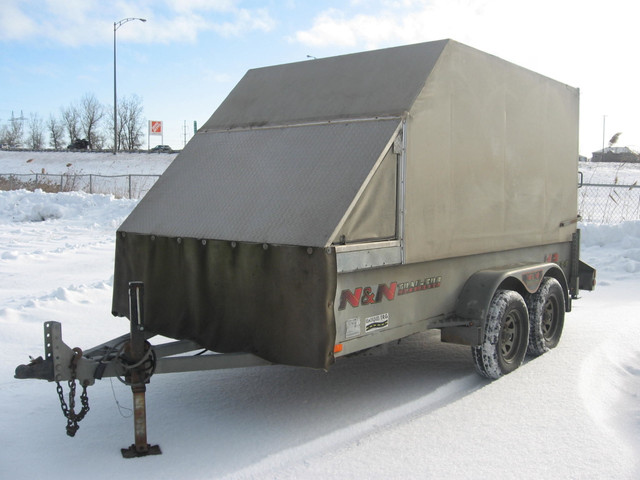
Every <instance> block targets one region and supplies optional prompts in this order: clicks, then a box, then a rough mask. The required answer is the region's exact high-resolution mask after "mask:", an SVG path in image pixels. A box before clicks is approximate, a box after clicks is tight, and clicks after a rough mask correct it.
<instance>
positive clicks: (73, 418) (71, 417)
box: [56, 347, 89, 437]
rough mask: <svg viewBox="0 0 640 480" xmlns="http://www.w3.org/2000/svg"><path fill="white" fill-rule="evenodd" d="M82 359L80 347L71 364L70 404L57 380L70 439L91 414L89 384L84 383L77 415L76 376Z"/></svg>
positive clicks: (74, 350) (75, 349) (74, 353)
mask: <svg viewBox="0 0 640 480" xmlns="http://www.w3.org/2000/svg"><path fill="white" fill-rule="evenodd" d="M80 358H82V350H81V349H80V348H78V347H76V348H74V349H73V356H72V357H71V362H70V364H69V368H70V369H71V378H70V379H69V382H68V385H69V404H68V405H67V402H66V401H65V399H64V392H63V390H62V385H60V382H59V381H57V380H56V391H57V392H58V398H59V399H60V408H61V409H62V413H63V415H64V416H65V418H66V419H67V435H69V436H70V437H73V436H75V434H76V432H77V431H78V428H80V426H79V425H78V422H80V421H81V420H82V419H83V418H84V417H85V415H86V414H87V413H88V412H89V396H88V395H87V385H88V382H86V381H85V382H83V383H82V393H81V394H80V403H81V405H82V408H81V409H80V411H79V412H78V413H75V405H76V400H75V397H76V375H77V369H78V362H79V361H80Z"/></svg>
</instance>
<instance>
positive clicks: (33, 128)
mask: <svg viewBox="0 0 640 480" xmlns="http://www.w3.org/2000/svg"><path fill="white" fill-rule="evenodd" d="M43 145H44V124H43V122H42V119H41V118H40V117H39V116H38V114H37V113H32V114H31V115H30V116H29V133H28V135H27V147H28V148H30V149H32V150H40V149H41V148H42V147H43Z"/></svg>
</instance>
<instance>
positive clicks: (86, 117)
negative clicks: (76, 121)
mask: <svg viewBox="0 0 640 480" xmlns="http://www.w3.org/2000/svg"><path fill="white" fill-rule="evenodd" d="M104 112H105V109H104V106H103V105H102V104H101V103H100V102H99V101H98V100H97V99H96V97H95V95H93V94H89V93H86V94H85V95H84V96H83V97H82V99H81V100H80V125H81V128H82V132H83V133H84V138H86V139H87V141H88V142H89V148H90V149H93V148H97V147H98V146H101V145H102V143H104V140H103V138H101V137H100V135H99V128H100V121H101V120H102V118H103V117H104V115H105V113H104Z"/></svg>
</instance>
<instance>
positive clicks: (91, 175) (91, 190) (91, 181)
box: [89, 173, 93, 195]
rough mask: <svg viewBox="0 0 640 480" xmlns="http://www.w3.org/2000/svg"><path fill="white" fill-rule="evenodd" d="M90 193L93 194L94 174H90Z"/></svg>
mask: <svg viewBox="0 0 640 480" xmlns="http://www.w3.org/2000/svg"><path fill="white" fill-rule="evenodd" d="M89 193H90V194H92V195H93V174H91V173H90V174H89Z"/></svg>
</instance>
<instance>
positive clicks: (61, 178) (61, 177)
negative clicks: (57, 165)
mask: <svg viewBox="0 0 640 480" xmlns="http://www.w3.org/2000/svg"><path fill="white" fill-rule="evenodd" d="M63 178H64V175H60V191H61V192H62V191H63V189H62V181H63Z"/></svg>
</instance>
